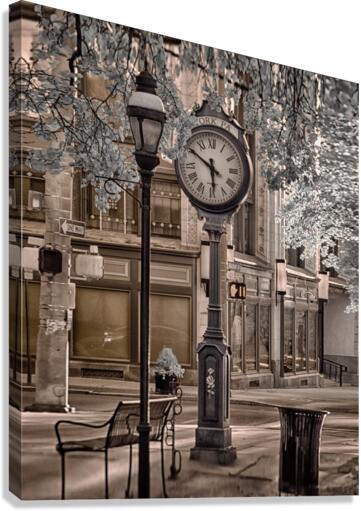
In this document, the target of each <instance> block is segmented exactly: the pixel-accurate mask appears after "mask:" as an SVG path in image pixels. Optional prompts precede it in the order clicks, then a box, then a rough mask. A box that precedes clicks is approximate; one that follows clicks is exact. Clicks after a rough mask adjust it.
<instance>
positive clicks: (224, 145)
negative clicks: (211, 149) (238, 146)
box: [219, 144, 226, 153]
mask: <svg viewBox="0 0 361 511" xmlns="http://www.w3.org/2000/svg"><path fill="white" fill-rule="evenodd" d="M225 147H226V144H223V146H222V149H221V150H220V151H219V152H220V153H221V152H222V151H223V149H224V148H225Z"/></svg>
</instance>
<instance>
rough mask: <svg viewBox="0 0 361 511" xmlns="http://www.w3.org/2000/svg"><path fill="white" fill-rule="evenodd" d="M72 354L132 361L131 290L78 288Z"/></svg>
mask: <svg viewBox="0 0 361 511" xmlns="http://www.w3.org/2000/svg"><path fill="white" fill-rule="evenodd" d="M73 354H74V355H75V356H78V357H87V358H88V357H89V358H116V359H126V360H129V357H130V340H129V293H127V292H122V291H110V290H104V289H87V288H81V287H77V290H76V309H75V311H74V341H73Z"/></svg>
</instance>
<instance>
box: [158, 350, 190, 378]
mask: <svg viewBox="0 0 361 511" xmlns="http://www.w3.org/2000/svg"><path fill="white" fill-rule="evenodd" d="M154 372H155V373H157V374H160V375H162V376H166V375H167V376H176V377H177V378H182V376H183V374H184V369H183V368H182V366H181V365H180V364H179V363H178V360H177V357H176V356H175V355H174V353H173V350H172V348H167V347H164V348H163V349H162V351H161V352H160V354H159V356H158V358H157V362H156V365H155V367H154Z"/></svg>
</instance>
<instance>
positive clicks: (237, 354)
mask: <svg viewBox="0 0 361 511" xmlns="http://www.w3.org/2000/svg"><path fill="white" fill-rule="evenodd" d="M229 310H230V332H231V346H232V365H233V367H234V368H237V367H238V368H241V360H242V321H243V318H242V304H241V303H240V302H239V301H235V302H230V303H229Z"/></svg>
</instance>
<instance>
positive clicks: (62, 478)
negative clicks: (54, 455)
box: [60, 452, 65, 500]
mask: <svg viewBox="0 0 361 511" xmlns="http://www.w3.org/2000/svg"><path fill="white" fill-rule="evenodd" d="M60 455H61V500H65V454H64V453H63V452H62V453H61V454H60Z"/></svg>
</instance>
